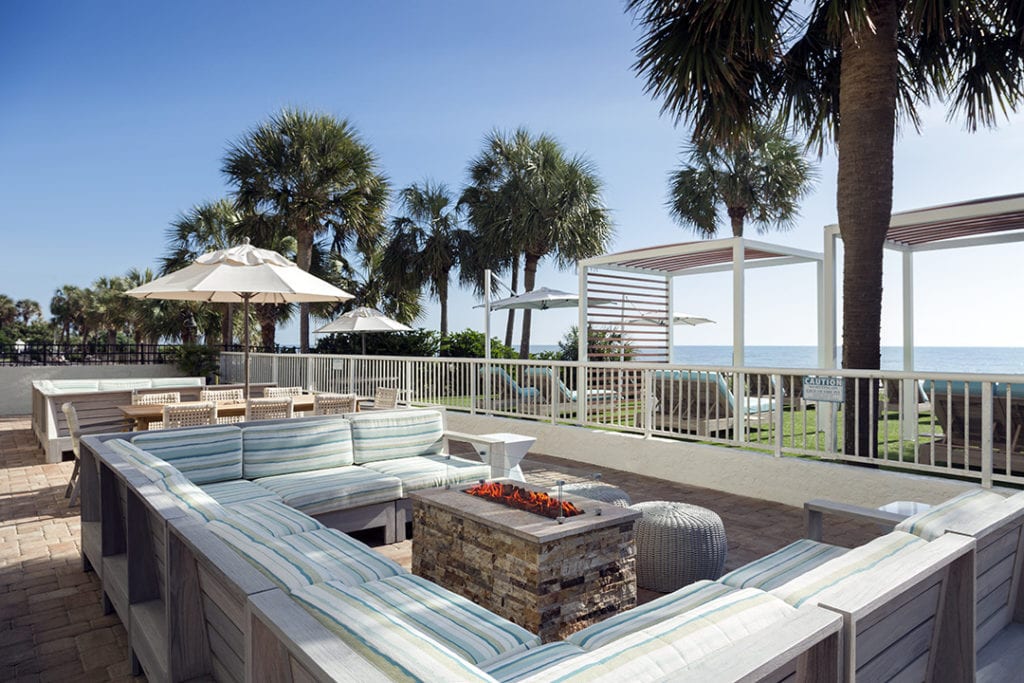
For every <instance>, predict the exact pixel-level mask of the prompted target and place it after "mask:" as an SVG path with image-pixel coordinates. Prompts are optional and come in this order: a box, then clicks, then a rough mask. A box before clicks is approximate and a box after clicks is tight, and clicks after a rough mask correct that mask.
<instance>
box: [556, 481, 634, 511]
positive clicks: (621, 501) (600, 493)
mask: <svg viewBox="0 0 1024 683" xmlns="http://www.w3.org/2000/svg"><path fill="white" fill-rule="evenodd" d="M562 491H563V492H564V493H571V494H572V495H574V496H582V497H583V498H590V499H591V500H599V501H601V502H602V503H611V504H612V505H615V506H618V507H620V508H628V507H629V503H630V500H629V494H628V493H626V492H625V491H623V490H622V489H620V488H619V487H618V486H612V485H611V484H602V483H601V482H598V481H579V482H576V483H574V484H566V485H564V486H563V487H562ZM548 493H549V494H550V495H552V496H554V495H558V487H557V486H556V487H554V488H551V489H548Z"/></svg>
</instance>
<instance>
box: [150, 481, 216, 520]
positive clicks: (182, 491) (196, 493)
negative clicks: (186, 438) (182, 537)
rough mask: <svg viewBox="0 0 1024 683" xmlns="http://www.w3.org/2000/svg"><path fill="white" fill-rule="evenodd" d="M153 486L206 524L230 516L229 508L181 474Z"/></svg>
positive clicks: (154, 483)
mask: <svg viewBox="0 0 1024 683" xmlns="http://www.w3.org/2000/svg"><path fill="white" fill-rule="evenodd" d="M153 485H154V486H156V487H157V488H158V489H160V490H161V491H163V492H164V493H166V494H167V495H168V496H170V497H171V499H173V500H174V502H175V503H177V504H178V506H179V507H181V508H183V509H184V510H185V511H186V512H188V513H189V514H191V515H192V516H194V517H198V518H199V519H201V520H203V521H204V522H210V521H213V520H215V519H221V518H223V517H225V516H227V515H228V511H227V508H225V507H224V506H223V505H221V504H220V503H218V502H217V501H216V500H214V498H213V496H211V495H210V494H209V493H207V492H206V491H204V490H202V489H201V488H199V487H198V486H196V485H195V484H193V483H192V482H191V481H189V480H188V479H187V478H186V477H184V476H182V475H180V474H175V475H172V476H169V477H166V478H165V479H160V480H158V481H155V482H153Z"/></svg>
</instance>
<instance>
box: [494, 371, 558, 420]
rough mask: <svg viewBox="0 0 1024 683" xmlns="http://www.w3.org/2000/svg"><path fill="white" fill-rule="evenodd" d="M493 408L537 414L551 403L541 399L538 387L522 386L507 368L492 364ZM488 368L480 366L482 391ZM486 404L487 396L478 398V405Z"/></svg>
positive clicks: (502, 410)
mask: <svg viewBox="0 0 1024 683" xmlns="http://www.w3.org/2000/svg"><path fill="white" fill-rule="evenodd" d="M490 370H491V409H492V410H497V411H501V412H511V413H527V414H530V415H536V414H538V413H541V412H543V411H545V410H547V409H548V406H549V404H547V403H544V402H542V401H541V397H540V391H539V390H538V389H537V387H524V386H520V384H519V382H517V381H516V380H515V378H514V377H512V375H510V374H508V371H507V370H505V368H503V367H501V366H498V365H492V366H491V368H490ZM486 377H487V369H486V368H480V380H481V393H483V380H485V379H486ZM485 405H486V399H485V397H483V396H481V397H480V398H478V399H477V407H478V408H483V407H485Z"/></svg>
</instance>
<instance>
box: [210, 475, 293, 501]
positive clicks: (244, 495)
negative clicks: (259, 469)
mask: <svg viewBox="0 0 1024 683" xmlns="http://www.w3.org/2000/svg"><path fill="white" fill-rule="evenodd" d="M199 488H201V489H202V490H204V491H206V492H207V493H209V494H210V495H211V496H213V497H214V499H215V500H216V501H217V502H218V503H220V504H221V505H230V504H232V503H248V502H250V501H253V500H263V499H264V498H270V499H273V500H281V497H280V496H279V495H277V494H276V493H274V492H273V491H271V490H270V489H265V488H263V487H262V486H260V485H259V484H256V483H255V482H251V481H247V480H245V479H236V480H235V481H219V482H217V483H216V484H203V485H202V486H200V487H199Z"/></svg>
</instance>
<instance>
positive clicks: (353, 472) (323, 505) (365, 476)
mask: <svg viewBox="0 0 1024 683" xmlns="http://www.w3.org/2000/svg"><path fill="white" fill-rule="evenodd" d="M256 483H258V484H259V485H260V486H263V487H265V488H268V489H270V490H271V491H273V492H274V493H276V494H277V495H279V496H281V499H282V500H284V502H285V503H287V504H288V505H291V506H292V507H294V508H296V509H298V510H302V511H303V512H305V513H307V514H310V515H316V514H320V513H322V512H329V511H332V510H338V509H341V508H356V507H362V506H363V505H372V504H374V503H385V502H388V501H392V500H398V499H399V498H401V497H402V481H401V479H398V478H396V477H388V476H385V475H383V474H380V473H379V472H374V471H373V470H371V469H367V468H365V467H358V466H355V465H349V466H348V467H333V468H331V469H326V470H317V471H312V472H293V473H291V474H279V475H278V476H276V477H264V478H263V479H257V480H256Z"/></svg>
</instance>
